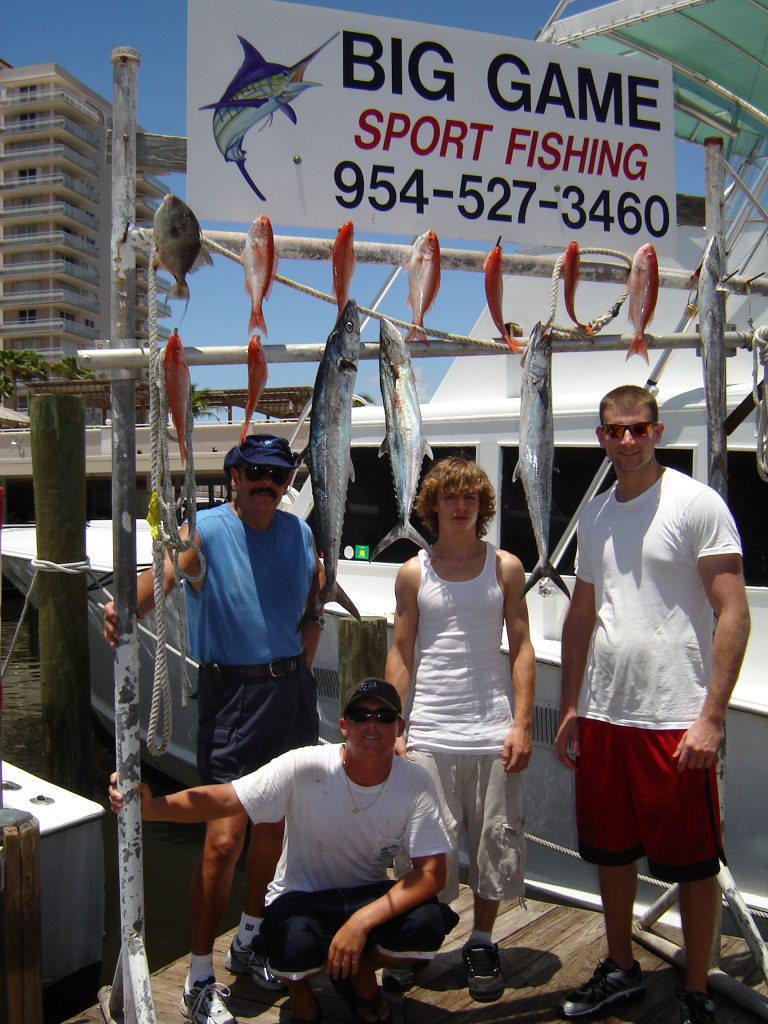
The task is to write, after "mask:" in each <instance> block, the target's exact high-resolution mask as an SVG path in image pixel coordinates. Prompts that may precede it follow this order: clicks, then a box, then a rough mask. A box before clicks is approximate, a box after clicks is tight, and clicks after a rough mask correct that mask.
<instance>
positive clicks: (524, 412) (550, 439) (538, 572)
mask: <svg viewBox="0 0 768 1024" xmlns="http://www.w3.org/2000/svg"><path fill="white" fill-rule="evenodd" d="M554 452H555V425H554V419H553V416H552V346H551V345H550V340H549V334H545V333H544V331H543V330H542V327H541V324H540V323H539V324H536V326H535V327H534V329H533V330H532V331H531V337H530V339H529V341H528V346H527V348H526V350H525V356H524V358H523V377H522V381H521V384H520V457H519V461H518V463H517V466H516V467H515V472H514V475H513V477H512V479H513V480H517V479H518V477H520V478H521V479H522V481H523V487H524V488H525V500H526V502H527V504H528V514H529V516H530V517H531V525H532V526H533V534H534V537H535V538H536V549H537V551H538V553H539V560H538V562H537V563H536V565H535V567H534V570H533V572H532V573H531V575H530V577H529V579H528V582H527V583H526V585H525V589H524V590H523V594H526V593H527V592H528V591H529V590H530V589H531V587H533V585H534V584H535V583H537V582H538V581H539V580H540V579H544V578H549V579H551V580H552V581H553V582H554V583H556V584H557V586H558V587H560V589H561V590H562V591H563V593H564V594H565V595H566V596H567V597H570V596H571V595H570V593H569V592H568V587H566V585H565V583H564V582H563V580H562V579H561V578H560V574H559V573H558V571H557V569H555V567H554V566H553V565H552V563H551V562H550V560H549V516H550V512H551V508H552V471H553V468H554Z"/></svg>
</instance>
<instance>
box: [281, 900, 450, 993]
mask: <svg viewBox="0 0 768 1024" xmlns="http://www.w3.org/2000/svg"><path fill="white" fill-rule="evenodd" d="M394 884H395V883H394V882H392V881H383V882H371V883H370V884H368V885H361V886H356V887H354V888H349V889H325V890H323V891H322V892H289V893H284V894H283V895H282V896H278V897H277V899H276V900H274V902H272V903H270V904H269V906H268V907H267V909H266V911H265V912H264V923H263V925H262V926H261V934H262V935H263V936H264V938H265V940H266V944H267V953H268V957H269V967H270V970H271V971H273V973H275V974H277V975H279V976H280V977H283V978H287V979H288V980H289V981H299V980H301V979H302V978H304V977H306V976H307V975H310V974H316V973H317V972H318V971H321V970H322V969H323V967H324V966H325V961H326V958H327V956H328V949H329V947H330V945H331V941H332V939H333V937H334V935H335V934H336V932H337V931H338V930H339V928H341V926H342V925H343V924H344V923H345V922H346V921H347V920H348V919H349V918H350V917H351V916H352V914H353V913H354V912H355V911H356V910H359V909H360V907H365V906H367V905H368V904H369V903H373V901H374V900H377V899H378V898H379V897H380V896H383V895H384V894H385V893H386V892H388V891H389V889H390V888H391V887H392V886H393V885H394ZM458 920H459V916H458V914H456V913H455V912H454V911H453V910H451V908H450V907H449V906H446V905H445V904H444V903H438V901H437V899H435V898H433V899H431V900H427V901H426V903H420V904H419V905H418V906H415V907H412V908H411V909H410V910H408V911H406V912H405V913H404V914H399V915H398V916H397V917H393V918H392V919H391V920H389V921H385V922H384V923H383V924H380V925H377V926H376V927H375V928H372V929H371V931H370V932H369V933H368V939H367V942H366V949H376V950H377V951H378V952H379V953H382V954H384V955H385V956H391V957H393V958H400V959H402V960H404V961H409V962H410V961H411V960H431V959H432V958H433V957H434V955H435V953H436V952H437V950H438V949H439V948H440V946H441V945H442V943H443V940H444V939H445V936H446V934H447V933H448V932H449V931H450V930H451V929H452V928H453V927H454V926H455V925H456V924H457V922H458Z"/></svg>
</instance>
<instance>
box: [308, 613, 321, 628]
mask: <svg viewBox="0 0 768 1024" xmlns="http://www.w3.org/2000/svg"><path fill="white" fill-rule="evenodd" d="M309 621H310V622H314V624H315V625H316V626H317V628H318V629H325V618H324V616H322V615H310V616H309Z"/></svg>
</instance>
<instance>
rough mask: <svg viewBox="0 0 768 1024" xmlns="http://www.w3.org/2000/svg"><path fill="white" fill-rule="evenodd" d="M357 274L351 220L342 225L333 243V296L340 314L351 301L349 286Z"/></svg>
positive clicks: (353, 230) (353, 232)
mask: <svg viewBox="0 0 768 1024" xmlns="http://www.w3.org/2000/svg"><path fill="white" fill-rule="evenodd" d="M354 273H355V228H354V225H353V224H352V221H351V220H348V221H347V222H346V223H345V224H342V225H341V227H340V228H339V231H338V234H337V235H336V241H335V242H334V243H333V294H334V295H335V296H336V306H337V308H338V311H339V313H341V311H342V309H344V307H345V306H346V304H347V301H348V300H349V286H350V284H351V283H352V277H353V275H354Z"/></svg>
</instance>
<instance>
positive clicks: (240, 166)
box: [235, 160, 267, 203]
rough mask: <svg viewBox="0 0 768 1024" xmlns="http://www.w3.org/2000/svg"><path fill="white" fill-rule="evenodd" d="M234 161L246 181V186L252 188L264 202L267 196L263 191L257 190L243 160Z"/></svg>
mask: <svg viewBox="0 0 768 1024" xmlns="http://www.w3.org/2000/svg"><path fill="white" fill-rule="evenodd" d="M235 163H236V164H237V169H238V170H239V171H240V173H241V174H242V176H243V177H244V178H245V180H246V181H247V182H248V186H249V187H250V188H252V189H253V191H254V192H255V193H256V195H257V196H258V197H259V199H261V200H262V201H263V202H265V203H266V201H267V197H266V196H265V195H264V193H263V192H260V191H259V189H258V188H257V187H256V184H255V182H254V181H253V178H251V176H250V174H249V173H248V171H246V169H245V160H235Z"/></svg>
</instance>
